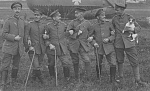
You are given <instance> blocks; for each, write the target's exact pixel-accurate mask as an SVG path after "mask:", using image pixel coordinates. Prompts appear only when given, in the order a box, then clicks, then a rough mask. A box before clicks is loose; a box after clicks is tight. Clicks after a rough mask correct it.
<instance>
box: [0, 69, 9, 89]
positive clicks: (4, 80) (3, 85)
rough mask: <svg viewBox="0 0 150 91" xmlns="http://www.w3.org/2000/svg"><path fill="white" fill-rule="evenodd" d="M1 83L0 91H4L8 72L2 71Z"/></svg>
mask: <svg viewBox="0 0 150 91" xmlns="http://www.w3.org/2000/svg"><path fill="white" fill-rule="evenodd" d="M1 77H2V83H1V87H0V91H5V89H6V82H7V78H8V70H4V71H3V72H2V75H1Z"/></svg>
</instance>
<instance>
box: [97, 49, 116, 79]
mask: <svg viewBox="0 0 150 91" xmlns="http://www.w3.org/2000/svg"><path fill="white" fill-rule="evenodd" d="M103 56H104V55H102V54H98V60H97V61H99V67H98V63H97V64H96V72H97V77H98V78H99V75H101V70H102V60H103ZM105 56H106V59H107V61H108V64H109V66H110V82H113V81H115V76H116V53H115V52H111V53H109V54H107V55H105Z"/></svg>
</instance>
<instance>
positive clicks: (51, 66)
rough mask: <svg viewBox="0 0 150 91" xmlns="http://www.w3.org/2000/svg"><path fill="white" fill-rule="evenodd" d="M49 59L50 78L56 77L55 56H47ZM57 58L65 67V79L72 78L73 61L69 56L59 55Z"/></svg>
mask: <svg viewBox="0 0 150 91" xmlns="http://www.w3.org/2000/svg"><path fill="white" fill-rule="evenodd" d="M47 57H48V63H49V65H48V68H49V73H50V76H55V55H52V54H47ZM57 57H58V58H59V59H60V61H61V63H62V66H63V73H64V77H69V76H70V70H69V69H70V66H71V65H72V62H71V60H69V55H57Z"/></svg>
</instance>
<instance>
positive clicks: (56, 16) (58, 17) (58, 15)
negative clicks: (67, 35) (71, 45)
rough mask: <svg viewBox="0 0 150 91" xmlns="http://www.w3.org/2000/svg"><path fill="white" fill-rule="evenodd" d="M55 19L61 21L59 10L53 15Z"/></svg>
mask: <svg viewBox="0 0 150 91" xmlns="http://www.w3.org/2000/svg"><path fill="white" fill-rule="evenodd" d="M53 19H54V20H56V21H60V19H61V14H60V13H59V12H58V13H57V14H56V15H55V16H54V17H53Z"/></svg>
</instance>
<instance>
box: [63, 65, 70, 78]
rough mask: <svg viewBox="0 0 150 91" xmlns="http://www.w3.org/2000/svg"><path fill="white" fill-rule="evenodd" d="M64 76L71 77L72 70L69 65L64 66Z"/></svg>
mask: <svg viewBox="0 0 150 91" xmlns="http://www.w3.org/2000/svg"><path fill="white" fill-rule="evenodd" d="M63 72H64V77H65V78H66V79H67V80H69V77H70V70H69V68H68V67H63Z"/></svg>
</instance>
